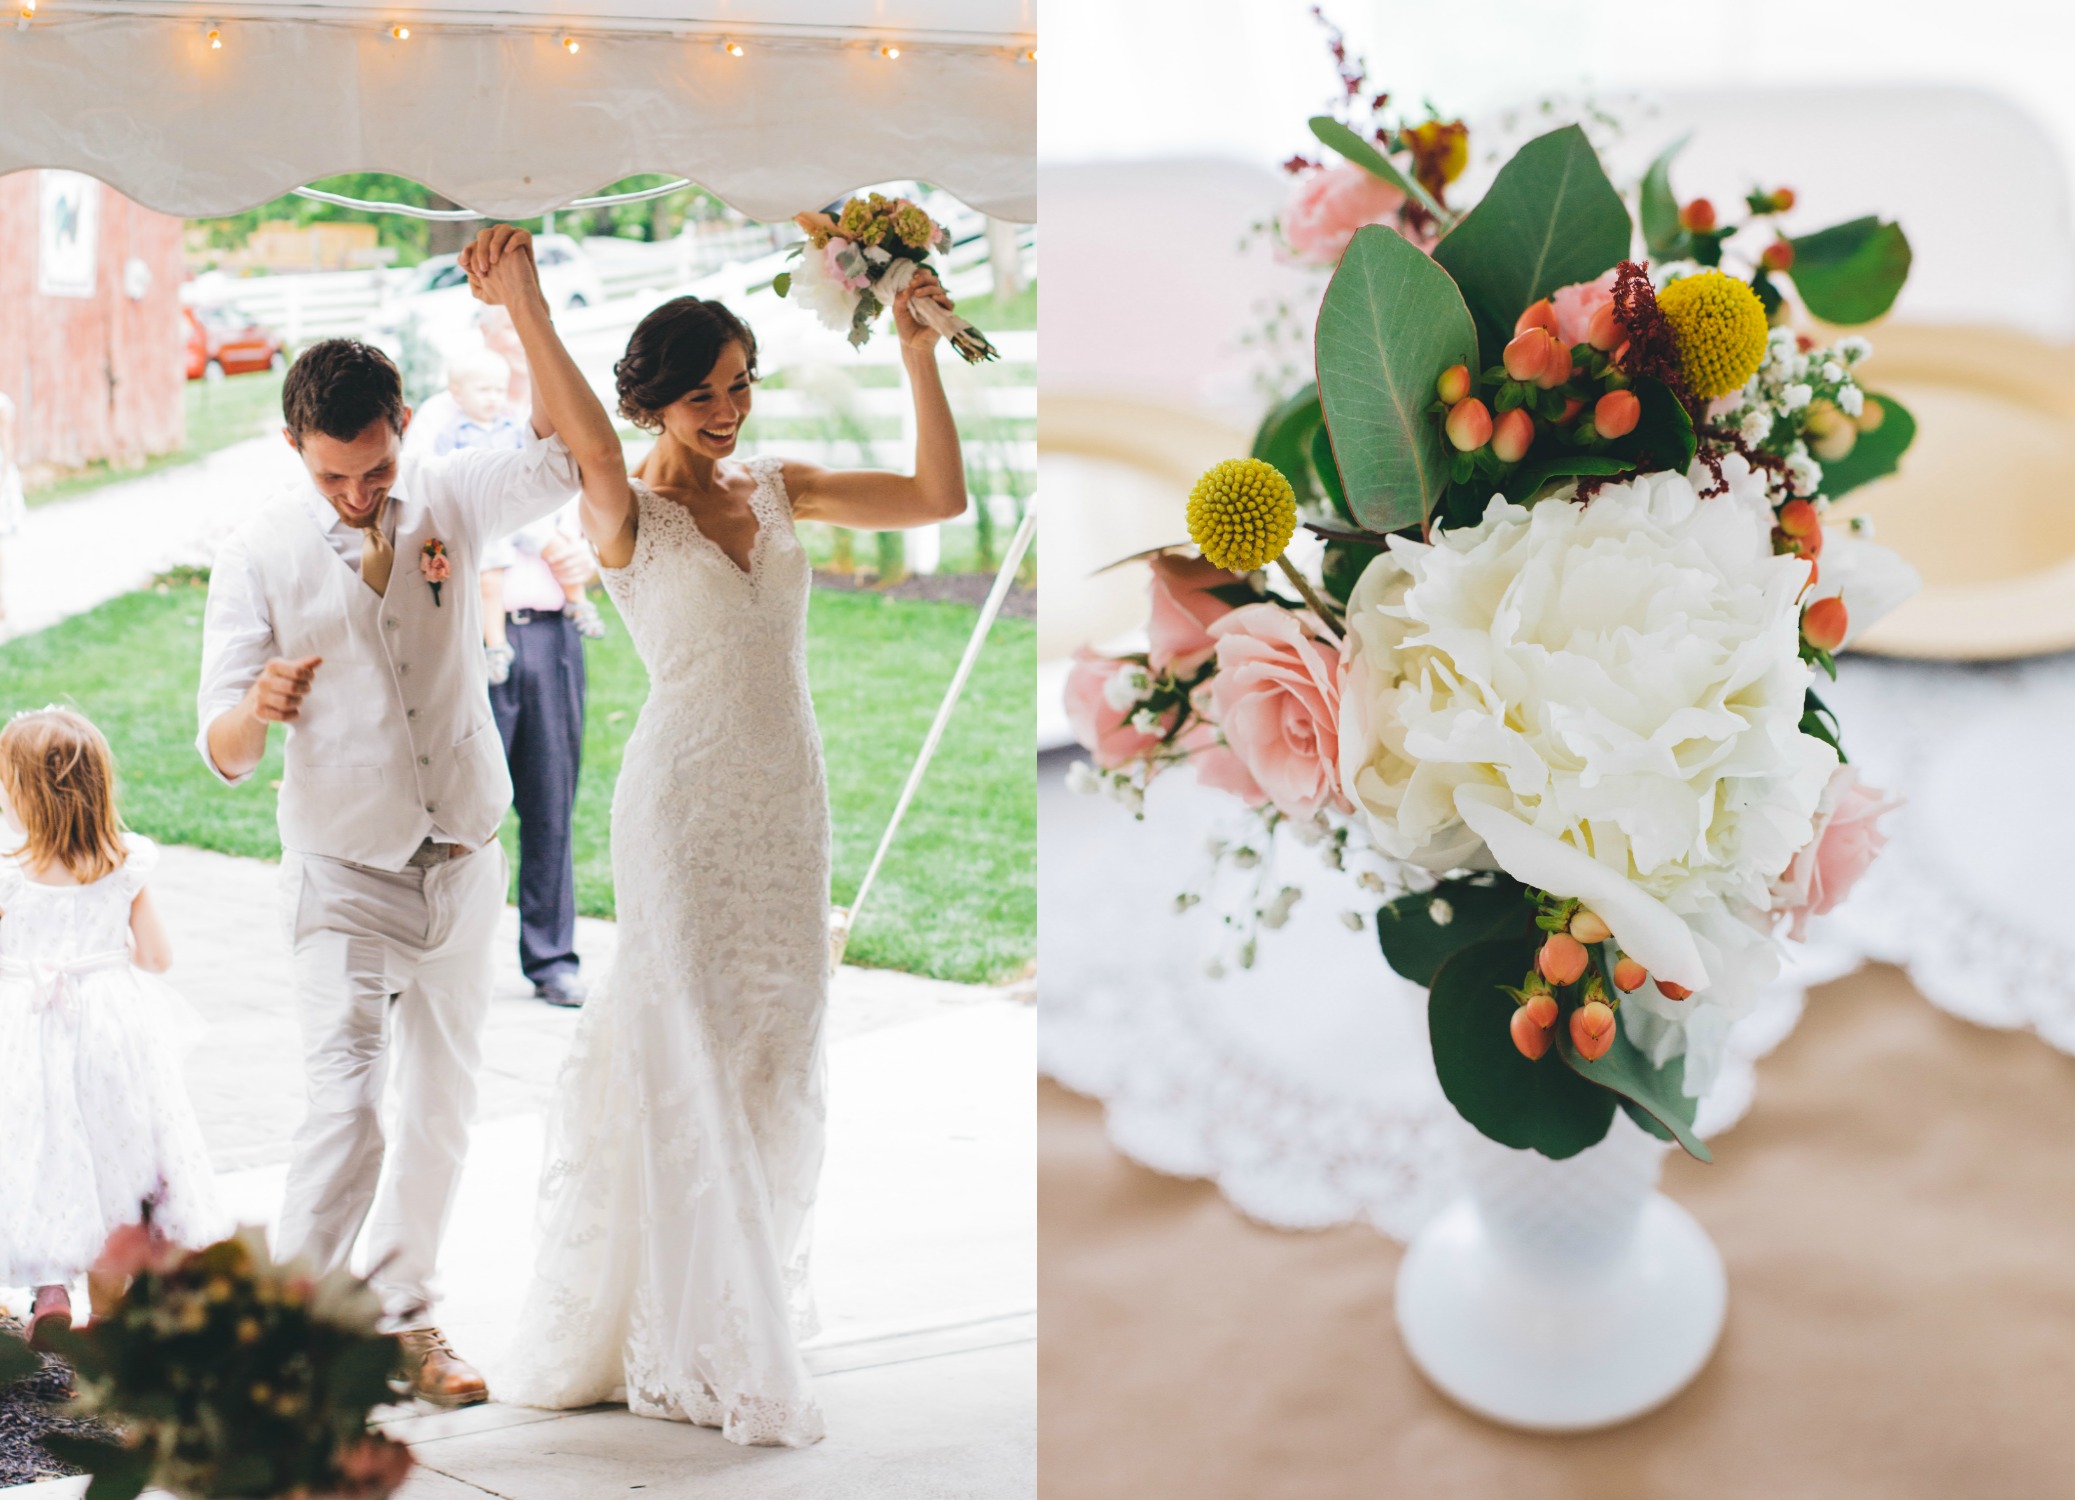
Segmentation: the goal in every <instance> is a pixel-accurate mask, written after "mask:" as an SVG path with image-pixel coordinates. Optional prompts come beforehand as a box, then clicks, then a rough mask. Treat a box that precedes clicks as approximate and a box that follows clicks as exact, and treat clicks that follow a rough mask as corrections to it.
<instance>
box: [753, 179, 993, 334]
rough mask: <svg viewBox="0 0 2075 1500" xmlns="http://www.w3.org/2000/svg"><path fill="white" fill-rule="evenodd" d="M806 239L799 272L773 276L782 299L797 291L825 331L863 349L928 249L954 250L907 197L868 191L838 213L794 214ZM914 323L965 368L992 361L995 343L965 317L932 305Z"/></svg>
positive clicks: (925, 304)
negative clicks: (943, 342)
mask: <svg viewBox="0 0 2075 1500" xmlns="http://www.w3.org/2000/svg"><path fill="white" fill-rule="evenodd" d="M793 222H794V223H796V224H798V225H799V226H800V228H801V229H802V230H804V231H805V232H806V235H807V241H806V243H805V244H804V245H801V246H800V247H798V249H797V251H796V252H795V253H796V254H797V255H798V256H799V261H800V264H799V268H798V269H797V270H794V271H788V272H781V273H779V275H778V276H776V277H775V278H773V280H772V282H771V289H772V290H773V291H775V292H777V293H778V295H779V296H781V297H784V296H788V295H790V294H791V293H793V292H795V291H797V292H798V293H799V294H800V300H801V301H803V302H805V303H806V304H807V305H808V306H809V307H810V308H812V309H813V310H814V313H815V315H816V316H817V317H819V318H820V319H821V321H822V324H823V326H824V327H828V328H833V329H836V330H838V331H841V332H847V333H848V334H849V336H850V342H851V343H852V344H853V345H855V346H862V345H863V344H864V343H865V342H866V341H867V340H869V339H870V338H871V336H872V320H873V319H874V318H876V317H878V316H879V314H880V313H882V312H884V311H885V310H886V309H887V308H889V307H891V306H892V305H893V299H894V298H895V297H896V296H897V295H898V294H899V293H900V292H901V290H902V289H903V288H905V287H906V286H907V285H908V283H909V282H910V281H913V280H914V279H915V274H916V272H918V271H920V270H922V269H923V268H924V267H925V266H926V265H928V264H929V255H930V252H931V251H932V250H948V249H950V248H951V231H950V230H948V229H946V228H944V227H943V226H942V225H941V224H939V223H937V222H936V220H934V219H932V218H931V217H930V216H929V215H928V214H927V213H925V212H924V211H923V210H922V208H921V207H920V206H919V205H918V204H915V203H911V202H910V201H909V200H908V199H906V198H888V197H884V196H882V195H881V194H878V193H873V194H871V195H870V196H868V197H864V198H852V199H849V200H848V201H846V202H845V203H844V205H843V211H842V212H841V213H840V214H837V215H834V216H831V215H829V214H825V213H811V214H795V215H794V216H793ZM912 306H913V307H914V310H915V317H916V319H917V320H918V321H919V322H921V323H922V324H923V325H924V326H926V327H929V328H934V329H935V330H936V331H937V332H938V333H940V334H942V335H943V336H944V337H945V338H947V339H949V340H950V341H951V347H952V348H954V349H956V350H957V351H958V353H959V357H960V358H962V359H963V360H964V361H965V362H966V363H967V364H969V365H972V364H978V363H980V362H981V361H982V360H988V359H996V358H999V356H998V355H997V354H996V353H995V349H994V345H992V344H990V343H988V342H987V337H986V335H985V334H983V333H981V332H980V330H979V329H977V328H975V327H973V325H972V324H970V323H968V322H967V321H966V320H965V319H964V318H961V317H959V316H958V315H957V314H956V313H954V312H950V311H948V310H947V309H945V308H942V307H939V306H938V305H937V304H936V303H934V302H930V301H927V300H925V301H918V302H916V303H914V304H912Z"/></svg>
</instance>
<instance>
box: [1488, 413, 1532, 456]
mask: <svg viewBox="0 0 2075 1500" xmlns="http://www.w3.org/2000/svg"><path fill="white" fill-rule="evenodd" d="M1534 441H1535V419H1534V418H1533V417H1531V416H1529V415H1528V414H1527V412H1526V411H1525V410H1523V409H1522V408H1520V407H1518V406H1516V407H1514V408H1513V410H1511V411H1505V412H1500V413H1499V419H1498V421H1497V422H1495V423H1493V424H1492V429H1491V452H1492V456H1493V457H1494V458H1496V459H1498V461H1499V462H1500V463H1507V464H1517V463H1519V462H1520V460H1521V459H1523V458H1525V457H1526V456H1527V450H1528V449H1529V448H1530V447H1532V446H1533V445H1534Z"/></svg>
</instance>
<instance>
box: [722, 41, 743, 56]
mask: <svg viewBox="0 0 2075 1500" xmlns="http://www.w3.org/2000/svg"><path fill="white" fill-rule="evenodd" d="M720 49H721V51H723V52H725V53H727V54H728V56H730V57H740V56H742V53H743V47H742V44H741V43H740V42H722V43H721V44H720Z"/></svg>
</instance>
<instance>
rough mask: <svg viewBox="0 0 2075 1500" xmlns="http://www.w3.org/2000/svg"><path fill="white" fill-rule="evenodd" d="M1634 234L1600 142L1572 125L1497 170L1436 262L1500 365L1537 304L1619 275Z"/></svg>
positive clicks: (1444, 241) (1444, 242)
mask: <svg viewBox="0 0 2075 1500" xmlns="http://www.w3.org/2000/svg"><path fill="white" fill-rule="evenodd" d="M1629 233H1630V227H1629V222H1628V209H1627V208H1626V207H1625V206H1624V205H1623V204H1622V202H1621V195H1620V194H1619V193H1617V192H1615V191H1614V184H1613V183H1611V182H1609V181H1608V180H1607V174H1606V171H1605V170H1604V169H1603V168H1602V167H1601V166H1600V161H1599V156H1598V154H1597V153H1595V152H1594V151H1593V149H1592V143H1591V142H1590V141H1588V140H1586V139H1585V132H1584V131H1582V130H1580V129H1579V128H1578V127H1577V126H1575V125H1566V126H1564V127H1563V128H1562V129H1561V130H1552V131H1551V132H1549V134H1547V135H1544V136H1538V137H1536V138H1535V139H1534V140H1531V141H1529V142H1528V143H1527V144H1526V145H1525V146H1522V147H1521V148H1520V150H1519V152H1517V153H1516V154H1515V155H1514V157H1513V159H1512V160H1511V161H1509V162H1507V163H1506V165H1505V166H1503V167H1501V168H1499V175H1498V176H1497V177H1496V178H1494V179H1493V180H1492V184H1491V188H1490V189H1489V191H1487V192H1486V193H1485V195H1484V197H1483V199H1482V200H1481V201H1480V202H1479V203H1478V205H1477V206H1476V207H1475V208H1473V209H1471V210H1470V212H1469V213H1467V214H1465V215H1464V216H1463V220H1462V222H1461V223H1459V224H1457V225H1456V226H1455V228H1453V229H1451V230H1450V231H1449V232H1448V233H1447V235H1445V236H1444V237H1443V238H1442V240H1441V243H1439V244H1438V245H1436V246H1435V247H1434V259H1435V260H1436V261H1437V262H1439V263H1440V265H1441V266H1442V268H1443V269H1445V270H1446V271H1447V272H1448V273H1449V275H1451V276H1453V277H1454V278H1455V280H1456V284H1457V285H1458V286H1460V287H1461V288H1462V293H1463V299H1464V300H1465V301H1466V302H1467V303H1468V304H1469V306H1470V309H1471V311H1472V312H1474V313H1475V314H1476V315H1477V319H1478V324H1479V327H1480V328H1481V329H1482V330H1483V333H1484V337H1485V339H1486V340H1487V342H1490V343H1493V344H1494V345H1495V346H1494V347H1492V348H1489V349H1487V350H1486V352H1487V353H1488V354H1490V355H1491V356H1492V357H1493V358H1494V359H1496V358H1497V356H1498V347H1500V346H1502V344H1503V340H1504V339H1505V338H1507V337H1510V335H1511V332H1512V328H1513V323H1514V320H1515V319H1516V318H1518V317H1519V316H1520V314H1521V312H1522V310H1523V309H1525V308H1526V307H1527V305H1528V304H1529V303H1531V302H1533V301H1535V300H1536V299H1537V298H1539V297H1546V296H1548V295H1549V294H1550V293H1551V292H1553V291H1555V290H1557V289H1558V288H1559V287H1566V286H1570V285H1572V284H1573V283H1574V282H1580V281H1591V280H1592V279H1593V278H1594V277H1596V276H1598V275H1599V274H1600V273H1601V272H1602V271H1606V270H1609V269H1611V268H1612V267H1613V266H1614V265H1616V264H1617V263H1618V262H1619V261H1621V260H1622V259H1623V257H1625V256H1626V255H1627V254H1628V249H1629ZM1436 373H1437V374H1438V373H1439V372H1438V371H1437V372H1436Z"/></svg>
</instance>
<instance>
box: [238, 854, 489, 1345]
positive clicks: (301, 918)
mask: <svg viewBox="0 0 2075 1500" xmlns="http://www.w3.org/2000/svg"><path fill="white" fill-rule="evenodd" d="M281 874H282V899H283V907H284V914H285V915H286V917H287V921H288V928H289V934H290V940H291V942H292V943H293V946H294V953H295V961H294V972H295V987H296V999H297V1004H298V1006H299V1009H300V1012H301V1020H302V1030H303V1060H304V1073H305V1075H306V1082H307V1085H308V1097H309V1112H308V1113H307V1114H306V1115H305V1116H304V1119H303V1123H302V1127H301V1128H300V1129H299V1130H298V1131H297V1132H296V1135H295V1145H294V1155H293V1157H292V1158H291V1160H290V1162H289V1167H288V1186H287V1190H286V1193H285V1195H284V1198H283V1202H282V1208H281V1228H280V1233H279V1235H278V1237H277V1242H276V1246H275V1249H276V1253H277V1254H279V1255H281V1256H283V1257H284V1258H285V1257H291V1256H304V1257H307V1258H308V1259H309V1260H310V1261H312V1262H313V1263H314V1264H315V1266H316V1267H317V1269H318V1271H319V1272H320V1274H321V1273H322V1272H326V1271H330V1270H334V1269H338V1268H340V1267H343V1266H345V1265H346V1264H347V1262H348V1258H349V1257H350V1256H351V1255H352V1253H353V1247H354V1242H355V1241H356V1240H357V1239H359V1238H360V1235H361V1230H362V1226H363V1225H365V1226H366V1230H367V1265H368V1267H369V1272H370V1278H371V1280H372V1281H373V1283H374V1287H375V1290H376V1291H377V1292H378V1293H379V1294H380V1296H381V1298H382V1305H383V1308H384V1310H385V1311H386V1312H387V1314H388V1316H389V1317H390V1319H391V1320H392V1321H393V1322H395V1323H396V1324H397V1325H398V1326H413V1325H417V1324H423V1323H427V1322H429V1321H431V1316H432V1309H433V1306H434V1305H435V1303H436V1302H437V1299H438V1291H437V1287H436V1285H435V1281H434V1271H435V1268H436V1267H437V1265H438V1263H439V1247H440V1241H441V1239H442V1238H443V1237H444V1236H445V1234H446V1228H447V1218H448V1215H449V1214H450V1212H451V1211H452V1209H453V1206H454V1195H455V1191H456V1189H457V1188H458V1187H459V1186H460V1182H461V1166H462V1162H463V1160H464V1158H465V1157H466V1156H467V1153H468V1130H469V1124H470V1121H471V1119H472V1118H473V1116H474V1113H475V1103H476V1067H477V1064H478V1063H479V1062H480V1060H481V1056H482V1029H483V1019H484V1016H485V1015H486V1014H487V1012H488V1010H489V1005H490V964H491V949H492V940H493V938H494V937H495V935H496V929H497V916H498V913H499V911H500V910H501V909H502V908H503V906H504V896H505V888H506V881H507V876H506V868H505V860H504V851H503V850H502V848H501V847H500V846H499V845H498V844H497V843H495V842H494V841H493V842H492V843H490V844H489V845H488V846H486V847H485V848H482V849H479V850H477V851H476V852H475V853H473V854H469V855H464V856H463V857H461V858H459V859H455V860H450V861H448V862H447V863H445V864H441V865H434V866H432V867H430V868H427V869H415V868H413V869H405V870H402V871H399V872H396V873H391V872H389V871H386V870H375V869H370V868H369V867H367V866H365V865H356V864H349V863H347V862H346V861H344V860H338V859H328V858H325V857H323V856H321V855H314V854H302V855H298V854H289V855H286V856H285V857H284V859H283V861H282V871H281ZM392 1072H393V1073H394V1075H395V1080H396V1089H397V1092H398V1095H399V1098H398V1099H397V1105H398V1106H399V1107H398V1109H397V1110H396V1111H395V1116H396V1119H397V1122H398V1124H397V1132H396V1139H395V1141H394V1142H388V1141H386V1140H385V1132H384V1130H383V1123H382V1103H383V1089H384V1083H385V1079H386V1077H387V1075H388V1074H390V1073H392ZM385 1168H386V1170H385Z"/></svg>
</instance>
